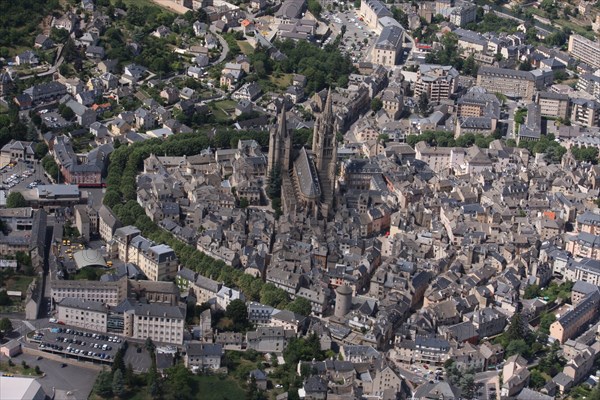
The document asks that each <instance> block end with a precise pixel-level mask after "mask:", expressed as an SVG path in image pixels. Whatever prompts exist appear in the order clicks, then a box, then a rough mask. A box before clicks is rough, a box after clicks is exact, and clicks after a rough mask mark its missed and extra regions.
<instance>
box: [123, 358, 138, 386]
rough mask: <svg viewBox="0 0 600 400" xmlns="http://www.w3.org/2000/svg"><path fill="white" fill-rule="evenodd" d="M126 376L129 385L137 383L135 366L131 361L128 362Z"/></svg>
mask: <svg viewBox="0 0 600 400" xmlns="http://www.w3.org/2000/svg"><path fill="white" fill-rule="evenodd" d="M124 378H125V383H126V384H127V386H133V385H134V384H135V373H134V372H133V366H132V365H131V363H129V364H127V368H126V369H125V376H124Z"/></svg>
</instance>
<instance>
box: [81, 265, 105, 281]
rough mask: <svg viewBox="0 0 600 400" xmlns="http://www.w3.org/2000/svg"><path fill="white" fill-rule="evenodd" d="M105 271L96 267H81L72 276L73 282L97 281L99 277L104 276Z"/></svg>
mask: <svg viewBox="0 0 600 400" xmlns="http://www.w3.org/2000/svg"><path fill="white" fill-rule="evenodd" d="M106 272H107V271H106V270H105V269H103V268H97V267H83V268H81V269H80V270H79V271H77V272H76V273H75V274H74V275H73V279H74V280H84V279H85V280H90V281H99V280H100V277H101V276H102V275H104V274H106Z"/></svg>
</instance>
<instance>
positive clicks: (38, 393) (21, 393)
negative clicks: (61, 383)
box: [0, 375, 46, 400]
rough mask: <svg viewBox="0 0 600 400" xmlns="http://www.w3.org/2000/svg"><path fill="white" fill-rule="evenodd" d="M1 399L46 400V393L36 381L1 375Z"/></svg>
mask: <svg viewBox="0 0 600 400" xmlns="http://www.w3.org/2000/svg"><path fill="white" fill-rule="evenodd" d="M0 399H6V400H9V399H10V400H44V399H46V393H45V392H44V389H43V388H42V385H40V383H39V382H38V381H37V380H36V379H33V378H21V377H16V376H2V375H0Z"/></svg>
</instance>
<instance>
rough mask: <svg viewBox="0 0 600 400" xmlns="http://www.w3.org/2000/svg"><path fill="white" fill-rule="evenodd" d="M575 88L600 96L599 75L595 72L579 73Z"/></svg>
mask: <svg viewBox="0 0 600 400" xmlns="http://www.w3.org/2000/svg"><path fill="white" fill-rule="evenodd" d="M577 90H581V91H583V92H586V93H589V94H591V95H593V96H595V97H596V98H600V76H598V75H596V74H589V73H586V74H581V75H579V79H578V80H577Z"/></svg>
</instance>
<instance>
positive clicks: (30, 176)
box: [0, 161, 50, 191]
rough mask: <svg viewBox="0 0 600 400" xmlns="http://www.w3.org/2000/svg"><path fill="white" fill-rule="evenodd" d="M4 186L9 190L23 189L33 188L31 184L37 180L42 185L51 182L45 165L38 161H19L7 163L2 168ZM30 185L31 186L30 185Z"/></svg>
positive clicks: (1, 174)
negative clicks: (46, 174) (12, 163)
mask: <svg viewBox="0 0 600 400" xmlns="http://www.w3.org/2000/svg"><path fill="white" fill-rule="evenodd" d="M0 178H1V180H2V183H1V185H2V187H3V188H4V189H7V190H9V191H22V190H26V189H29V188H31V186H29V185H31V184H33V183H34V182H37V183H38V184H40V185H47V184H49V183H50V181H49V180H48V178H46V176H45V175H44V171H43V167H42V165H41V164H39V163H37V162H32V163H26V162H24V161H19V162H17V163H16V164H15V165H14V166H12V167H11V166H10V165H7V166H5V167H4V168H2V169H1V170H0ZM28 186H29V187H28Z"/></svg>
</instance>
